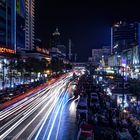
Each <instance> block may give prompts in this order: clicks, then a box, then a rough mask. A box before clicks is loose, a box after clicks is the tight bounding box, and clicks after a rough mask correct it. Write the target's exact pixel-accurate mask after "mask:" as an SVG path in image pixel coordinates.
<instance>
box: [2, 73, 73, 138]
mask: <svg viewBox="0 0 140 140" xmlns="http://www.w3.org/2000/svg"><path fill="white" fill-rule="evenodd" d="M70 79H71V77H70V76H69V75H68V76H66V77H65V78H63V79H59V81H57V82H55V83H54V84H52V85H49V86H48V87H45V88H43V89H41V91H38V92H36V93H34V94H32V95H31V96H29V97H26V98H24V99H23V100H21V101H19V102H16V103H15V104H13V105H11V106H10V107H8V108H6V109H4V110H3V111H1V112H0V121H1V120H4V119H6V118H8V117H9V116H11V115H13V116H12V117H13V118H12V119H10V120H9V121H8V122H6V123H5V124H4V125H2V126H1V127H0V132H2V131H4V132H3V133H2V134H0V140H3V139H5V138H6V137H7V136H8V135H9V134H10V133H11V132H12V131H13V130H14V129H16V128H17V127H18V126H19V125H20V124H21V123H22V122H24V121H25V120H27V119H28V117H30V116H31V115H32V114H33V113H34V112H35V111H36V110H38V109H39V108H40V107H41V106H42V105H43V104H45V102H47V103H46V104H45V106H43V108H42V109H41V110H40V111H39V112H38V113H37V114H36V115H35V117H34V118H33V119H32V120H31V121H30V122H29V123H28V124H27V125H26V126H24V127H23V128H22V129H21V130H20V131H19V132H18V133H17V134H16V135H15V136H14V137H13V139H18V138H19V137H20V135H21V134H22V133H23V132H24V131H25V130H27V129H28V127H29V126H30V125H31V124H32V123H33V122H34V121H35V120H36V119H37V118H38V117H39V116H40V115H41V113H43V111H44V110H45V109H46V108H48V110H47V113H46V114H45V117H43V119H42V120H41V121H40V122H39V124H37V125H36V127H35V129H34V130H33V131H32V133H31V135H30V136H29V137H28V139H29V138H31V136H33V135H34V133H35V132H36V131H35V130H37V128H38V127H40V125H41V124H42V122H43V121H44V119H46V120H47V119H48V117H49V116H50V114H51V113H52V110H53V109H54V107H55V106H56V105H57V104H58V100H60V99H61V98H62V97H63V96H62V95H63V94H62V93H63V91H64V89H66V87H65V86H66V83H69V81H70ZM65 95H66V94H65ZM56 99H57V100H56ZM64 99H65V98H62V99H61V104H59V109H58V111H59V110H60V109H61V107H62V103H63V102H64ZM50 104H51V105H50ZM4 114H5V115H4ZM55 118H57V115H56V117H55ZM55 120H56V119H55ZM55 120H54V121H53V124H54V123H55ZM6 129H7V130H6ZM52 129H53V127H51V129H50V130H52ZM49 133H50V135H51V132H49Z"/></svg>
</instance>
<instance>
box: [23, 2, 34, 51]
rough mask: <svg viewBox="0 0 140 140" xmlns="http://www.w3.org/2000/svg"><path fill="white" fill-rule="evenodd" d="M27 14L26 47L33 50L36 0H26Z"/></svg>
mask: <svg viewBox="0 0 140 140" xmlns="http://www.w3.org/2000/svg"><path fill="white" fill-rule="evenodd" d="M25 5H26V16H25V49H27V50H32V49H33V48H34V37H35V31H34V16H35V9H34V8H35V2H34V0H25Z"/></svg>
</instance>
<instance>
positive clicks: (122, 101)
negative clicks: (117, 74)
mask: <svg viewBox="0 0 140 140" xmlns="http://www.w3.org/2000/svg"><path fill="white" fill-rule="evenodd" d="M122 68H123V98H122V105H123V109H124V66H123V67H122Z"/></svg>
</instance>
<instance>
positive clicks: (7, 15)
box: [0, 0, 16, 50]
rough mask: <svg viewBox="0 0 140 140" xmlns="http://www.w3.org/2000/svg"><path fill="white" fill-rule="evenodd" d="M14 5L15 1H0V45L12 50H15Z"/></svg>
mask: <svg viewBox="0 0 140 140" xmlns="http://www.w3.org/2000/svg"><path fill="white" fill-rule="evenodd" d="M15 5H16V3H15V0H11V1H8V0H1V1H0V45H1V47H4V48H9V49H13V50H16V30H15V29H16V24H15V21H16V11H15V10H16V7H15Z"/></svg>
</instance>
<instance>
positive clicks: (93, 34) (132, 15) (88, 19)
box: [36, 0, 140, 61]
mask: <svg viewBox="0 0 140 140" xmlns="http://www.w3.org/2000/svg"><path fill="white" fill-rule="evenodd" d="M36 3H37V7H38V8H37V11H38V12H37V15H39V16H37V19H36V24H37V25H38V27H37V32H38V30H41V32H40V33H41V34H40V33H39V32H38V33H37V35H38V36H40V37H41V38H42V40H43V42H44V43H48V41H49V37H50V34H51V33H52V32H53V31H54V30H55V28H56V27H58V28H59V30H60V32H62V36H61V37H62V40H64V43H65V45H67V44H68V41H67V40H68V38H71V39H72V40H73V43H74V50H75V51H76V53H78V54H79V56H78V58H79V59H80V60H81V61H87V58H88V56H90V55H91V50H92V48H101V47H102V46H110V45H111V29H110V28H111V26H112V25H113V24H115V23H116V22H118V21H120V20H122V21H130V22H131V21H138V22H139V21H140V15H139V13H138V12H137V11H138V1H135V3H132V2H131V1H129V2H128V1H113V2H111V1H106V2H104V1H94V3H93V2H92V1H67V2H65V1H63V0H60V1H55V0H52V1H44V0H41V1H40V2H36ZM39 7H42V8H41V9H40V8H39ZM130 9H131V10H130ZM39 25H41V26H39ZM87 48H88V49H87ZM81 50H83V51H81ZM80 54H81V55H80ZM85 54H86V55H85ZM83 55H85V57H84V58H83Z"/></svg>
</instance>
